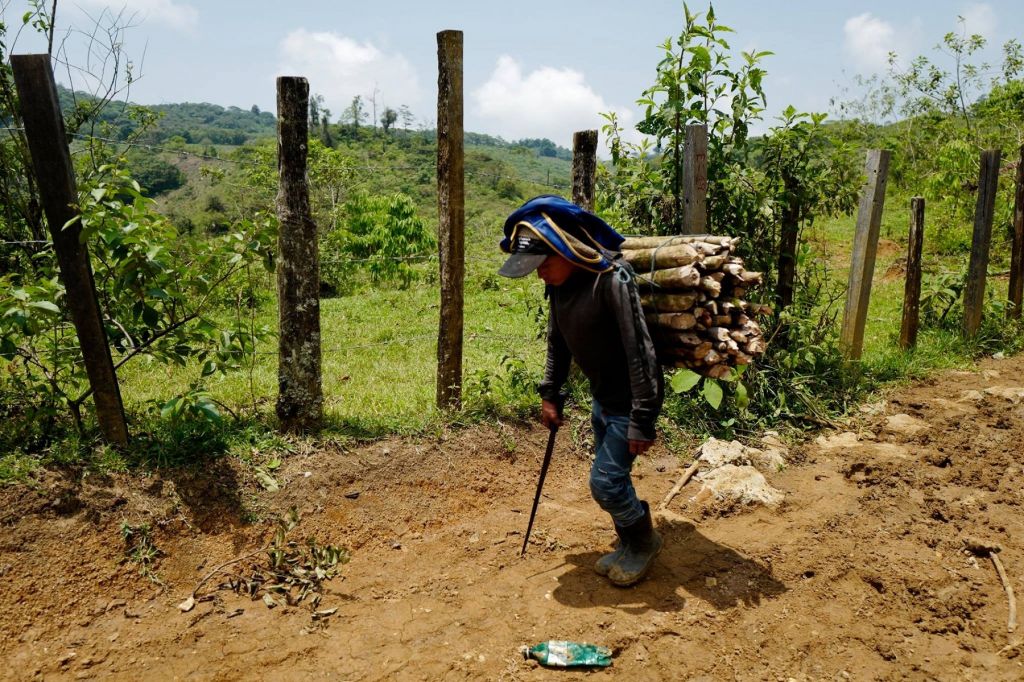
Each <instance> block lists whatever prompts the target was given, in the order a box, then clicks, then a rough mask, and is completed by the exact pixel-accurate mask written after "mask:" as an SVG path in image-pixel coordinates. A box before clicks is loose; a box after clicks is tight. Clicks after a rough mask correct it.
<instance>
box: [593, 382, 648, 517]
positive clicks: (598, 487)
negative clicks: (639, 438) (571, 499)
mask: <svg viewBox="0 0 1024 682" xmlns="http://www.w3.org/2000/svg"><path fill="white" fill-rule="evenodd" d="M590 423H591V425H592V426H593V427H594V463H593V465H592V466H591V467H590V494H591V495H592V496H593V498H594V500H595V501H596V502H597V503H598V504H599V505H600V506H601V509H604V510H605V511H606V512H608V513H609V514H611V516H612V520H613V521H615V524H616V525H618V526H629V525H632V524H633V523H635V522H636V521H639V520H640V519H641V518H642V517H643V515H644V508H643V506H642V505H641V504H640V500H639V498H637V496H636V490H634V489H633V480H632V479H631V478H630V475H629V471H630V469H632V468H633V460H634V459H636V458H635V457H634V456H633V455H631V454H629V438H628V433H629V417H627V416H624V415H614V414H607V413H605V411H604V410H603V409H602V408H601V405H600V404H598V402H597V401H596V400H595V401H594V407H593V411H592V412H591V415H590Z"/></svg>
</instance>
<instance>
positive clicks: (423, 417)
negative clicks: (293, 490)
mask: <svg viewBox="0 0 1024 682" xmlns="http://www.w3.org/2000/svg"><path fill="white" fill-rule="evenodd" d="M497 233H498V232H497V231H496V234H497ZM496 244H497V238H496V236H494V237H493V238H492V239H491V240H490V241H489V243H488V242H487V241H485V240H483V239H479V240H475V241H473V242H472V243H471V244H468V245H467V254H468V255H467V277H466V285H465V320H464V339H465V341H464V349H463V367H464V369H463V373H464V377H465V378H466V384H467V385H466V393H467V395H466V396H465V398H466V401H467V402H468V403H471V404H472V402H473V400H474V399H476V398H479V397H481V396H478V395H475V394H474V393H473V389H474V387H476V388H479V384H480V382H479V381H476V382H474V378H475V379H480V378H483V379H484V380H485V381H490V382H492V383H493V382H499V383H500V381H501V377H502V373H503V372H502V366H501V361H502V359H503V358H505V357H506V356H514V357H517V358H519V359H520V360H522V362H523V363H525V365H526V366H527V367H529V368H532V369H533V370H534V373H535V374H536V375H537V380H539V376H540V370H541V367H542V363H543V351H544V347H543V342H541V341H538V340H536V338H535V336H536V325H535V323H534V322H533V321H532V320H531V318H530V311H529V308H528V306H527V303H528V302H530V303H533V304H535V305H536V304H537V303H539V302H540V301H541V300H542V296H543V293H542V292H543V289H542V285H541V283H540V281H539V280H537V279H536V278H524V279H522V280H508V279H505V278H501V277H498V276H497V275H496V271H497V269H498V267H499V266H500V264H501V262H502V260H503V256H502V255H501V254H500V253H499V252H498V250H497V248H496V247H495V246H493V245H496ZM436 267H437V264H436V262H431V263H430V264H427V265H423V266H421V270H422V273H423V281H421V282H419V283H417V284H414V285H413V286H412V287H410V288H409V289H406V290H401V289H394V288H391V287H390V286H382V287H372V288H367V289H365V290H362V291H359V292H358V293H355V294H353V295H350V296H344V297H339V298H328V299H324V300H322V301H321V323H320V326H321V336H322V348H323V390H324V404H325V416H326V419H327V422H328V426H329V427H330V428H331V429H332V430H338V431H343V432H346V433H351V434H353V435H358V436H362V437H369V436H378V435H382V434H386V433H408V432H416V431H421V430H423V429H425V428H428V427H429V426H430V425H432V424H436V423H437V422H438V420H439V419H440V418H441V416H442V415H440V414H439V413H438V411H437V410H436V408H435V406H434V401H435V377H436V367H437V333H438V319H439V318H438V315H439V303H440V300H439V299H440V294H439V291H438V288H437V284H436V283H435V282H433V281H432V270H433V269H434V268H436ZM270 285H271V284H270V283H269V282H268V286H270ZM225 314H227V313H225ZM256 323H257V324H267V325H269V326H270V327H271V328H276V326H277V324H276V323H277V308H276V305H273V304H271V305H267V306H264V307H263V308H262V309H261V310H259V311H258V314H257V318H256ZM276 346H277V340H276V338H272V339H268V340H267V341H265V342H264V343H263V344H262V345H261V346H260V347H259V348H258V355H257V356H256V361H255V365H254V366H253V367H252V368H251V370H250V369H245V370H242V371H240V372H235V373H233V374H231V375H229V376H227V377H225V378H223V379H217V380H214V381H213V382H212V383H211V384H210V386H209V388H210V390H211V393H212V395H213V397H214V398H215V399H217V400H219V401H221V402H224V403H226V404H227V405H229V406H231V407H232V408H233V409H239V408H241V409H244V408H246V407H251V406H253V405H254V404H255V405H256V407H257V408H258V409H259V410H260V411H262V412H264V413H267V414H269V413H270V412H271V411H272V409H273V400H274V398H275V397H276V393H277V356H276ZM198 374H199V368H198V366H195V367H185V368H182V367H176V366H171V367H165V366H156V365H146V364H138V365H132V364H129V365H126V367H125V369H124V370H123V371H122V373H121V380H122V382H121V383H122V387H121V391H122V396H123V398H124V400H125V403H126V405H127V406H128V408H129V409H133V410H138V409H141V408H143V407H144V406H145V405H146V404H148V403H150V402H151V401H159V400H167V399H168V398H170V397H172V396H174V395H175V394H177V393H179V392H181V391H183V390H185V389H186V388H187V387H188V386H189V384H190V382H191V381H193V380H195V379H196V378H197V377H198ZM509 397H512V398H513V399H516V398H517V396H516V395H511V396H509ZM515 402H516V401H515V400H513V403H515ZM519 402H520V403H521V400H520V401H519ZM470 406H472V405H470ZM518 407H522V406H521V404H520V405H518ZM509 409H510V410H513V411H515V410H516V409H517V405H516V404H512V405H510V406H509Z"/></svg>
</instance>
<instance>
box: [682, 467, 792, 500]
mask: <svg viewBox="0 0 1024 682" xmlns="http://www.w3.org/2000/svg"><path fill="white" fill-rule="evenodd" d="M698 477H699V478H700V482H701V483H702V484H703V486H704V487H703V488H702V489H701V490H700V492H698V493H697V495H696V496H695V497H694V499H698V500H699V499H700V498H704V497H707V496H710V497H712V498H713V499H714V501H715V502H717V503H720V504H726V505H729V506H732V505H742V506H747V505H755V504H764V505H768V506H775V505H777V504H779V503H780V502H782V498H783V495H782V493H781V492H780V491H778V490H776V489H775V488H773V487H772V486H770V485H769V484H768V481H767V480H765V477H764V475H763V474H762V473H761V472H760V471H758V470H757V469H755V468H754V467H752V466H736V465H735V464H725V465H723V466H721V467H719V468H717V469H714V470H712V471H708V472H706V473H702V474H698Z"/></svg>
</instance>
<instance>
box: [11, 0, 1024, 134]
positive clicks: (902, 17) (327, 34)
mask: <svg viewBox="0 0 1024 682" xmlns="http://www.w3.org/2000/svg"><path fill="white" fill-rule="evenodd" d="M48 3H49V0H47V4H48ZM714 5H715V12H716V14H717V16H718V19H719V21H720V22H721V23H724V24H727V25H729V26H731V27H732V28H734V29H735V30H736V33H735V35H733V36H732V39H731V42H732V46H733V48H735V49H737V50H740V49H751V48H757V49H764V50H771V51H773V52H774V53H775V55H774V56H772V57H768V58H767V59H766V60H765V62H764V66H765V68H766V69H767V71H768V77H767V79H766V81H765V85H766V90H767V94H768V99H769V102H768V103H769V109H768V112H767V114H768V116H767V118H768V119H769V120H770V119H771V117H772V116H774V115H776V114H777V113H778V112H779V111H781V110H782V109H783V108H785V106H786V105H788V104H793V105H794V106H796V107H797V108H800V109H804V110H816V111H829V110H830V109H829V107H830V99H831V98H832V97H833V96H836V95H838V94H840V93H841V90H842V88H844V87H848V86H851V85H852V80H853V76H854V75H855V74H858V73H859V74H869V73H872V72H875V71H880V70H884V67H885V59H886V55H887V54H888V52H889V51H890V50H895V51H897V52H898V53H900V54H901V55H908V56H910V55H917V54H927V55H930V56H935V55H936V53H935V52H934V50H933V48H934V46H935V45H936V43H938V42H939V41H940V40H941V38H942V35H943V34H944V33H946V32H947V31H951V30H957V28H958V25H957V17H958V16H963V17H965V18H966V21H967V26H968V29H969V30H970V31H972V32H979V33H981V34H983V35H984V36H985V37H986V38H987V39H988V40H989V44H990V48H989V50H988V53H987V56H988V58H989V59H991V60H992V61H998V54H999V47H1000V46H1001V45H1002V44H1003V43H1004V42H1005V41H1006V40H1007V39H1009V38H1012V37H1015V36H1016V37H1021V36H1024V2H1020V1H1019V0H1016V1H1009V0H1005V1H1004V0H989V1H987V2H975V1H973V0H966V1H965V0H932V1H929V2H923V1H914V2H911V1H900V2H895V1H893V0H889V1H888V2H843V1H833V2H827V1H826V2H823V1H822V0H817V1H816V2H809V1H806V2H805V1H803V0H799V1H797V0H794V1H792V2H779V1H772V0H762V1H761V2H751V1H747V2H741V1H740V0H720V1H719V2H716V3H714ZM690 7H691V10H692V11H703V10H705V9H706V7H707V6H706V5H704V4H701V3H699V2H694V3H691V5H690ZM0 8H3V11H4V20H5V21H6V22H7V23H8V25H12V24H17V23H20V15H21V14H22V12H23V9H24V3H23V2H22V1H21V0H0ZM122 9H125V11H126V13H127V14H129V15H133V16H134V23H135V26H134V27H132V28H131V29H129V30H128V31H127V32H126V33H125V35H124V37H123V40H124V45H125V50H126V52H127V54H128V56H129V57H130V58H131V59H132V60H133V61H134V62H135V63H136V65H137V66H136V70H137V71H138V73H139V74H140V75H141V76H142V77H141V79H140V80H139V81H138V82H137V83H135V84H134V86H133V88H132V91H131V98H132V99H133V100H134V101H137V102H140V103H144V104H158V103H162V102H182V101H192V102H213V103H216V104H221V105H225V106H227V105H236V106H240V107H245V108H248V107H249V106H251V105H252V104H256V105H258V106H259V107H260V108H261V109H268V110H271V111H273V110H274V98H275V95H274V77H275V76H277V75H283V74H287V75H303V76H306V77H307V78H309V80H310V86H311V89H312V90H313V92H316V93H320V94H322V95H324V97H325V99H326V101H327V105H328V106H329V107H330V108H331V110H332V111H333V112H334V113H335V114H338V113H340V112H341V110H342V109H343V108H344V107H345V106H346V105H347V104H348V103H349V102H350V101H351V99H352V97H353V96H354V95H357V94H358V95H362V96H363V98H364V100H369V99H370V98H371V96H372V95H373V94H374V92H376V94H377V102H378V112H379V111H380V110H382V109H383V106H384V105H385V104H386V105H389V106H392V107H396V108H397V107H398V106H399V105H401V104H405V105H407V106H409V107H410V108H411V109H412V111H413V113H414V114H415V115H416V117H417V118H418V119H419V121H420V122H421V123H422V124H424V125H432V124H433V121H434V118H435V115H436V114H435V106H436V105H435V96H436V79H437V75H436V68H437V62H436V38H435V34H436V32H437V31H439V30H442V29H460V30H462V31H464V33H465V65H464V68H465V97H466V129H467V130H472V131H476V132H485V133H490V134H493V135H501V136H502V137H505V138H507V139H518V138H521V137H549V138H551V139H553V140H555V141H556V142H558V143H559V144H562V145H566V146H568V145H569V144H570V142H571V135H572V132H573V131H574V130H580V129H583V128H593V127H599V126H600V123H601V119H600V118H599V116H598V112H600V111H609V110H615V111H618V112H619V113H620V116H622V117H623V119H624V120H626V121H629V120H633V121H635V120H636V117H637V116H638V114H639V109H638V108H637V107H636V106H635V103H634V102H635V100H636V98H637V97H639V95H640V93H641V91H642V90H643V89H644V88H645V87H646V86H647V85H648V84H649V83H650V82H651V80H652V79H653V74H654V68H655V65H656V64H657V62H658V60H659V58H660V51H659V49H658V45H659V44H660V43H661V42H662V41H663V40H664V39H665V38H666V37H668V36H670V35H674V34H677V33H678V29H679V27H680V25H681V23H682V3H681V2H675V1H671V2H669V1H663V0H633V1H632V2H625V1H624V0H623V1H620V2H608V1H605V0H591V1H590V2H583V1H577V0H571V1H564V2H558V1H557V0H548V1H547V2H539V1H535V0H518V1H517V2H512V3H508V2H503V3H495V2H484V1H483V0H476V1H472V2H471V1H467V0H434V1H433V2H423V1H422V0H421V1H419V2H407V1H405V0H393V1H391V2H379V3H372V2H366V1H365V0H364V1H363V2H358V3H357V2H350V1H348V0H334V1H333V2H328V1H321V0H292V1H291V2H280V1H278V2H268V1H264V0H249V1H244V2H243V1H240V0H217V1H213V0H74V1H73V2H72V1H65V0H60V3H59V5H58V16H57V24H58V32H57V33H58V37H59V38H60V37H63V36H64V35H65V31H66V30H67V29H68V28H69V27H72V26H74V27H78V28H86V27H87V26H88V23H89V22H88V19H87V18H86V15H87V14H88V15H91V16H93V17H95V16H98V15H99V14H100V13H101V12H104V11H113V12H118V11H121V10H122ZM67 44H68V45H69V53H70V54H72V55H76V54H81V52H80V49H81V48H80V47H78V45H79V44H80V36H78V35H77V34H72V35H70V36H68V37H67ZM35 49H39V45H38V43H35V42H33V40H32V38H31V36H28V37H25V36H24V35H23V37H22V39H20V40H19V42H18V43H17V45H16V46H15V51H21V52H24V51H33V50H35ZM58 78H59V80H62V81H63V82H65V84H67V81H68V80H69V78H68V74H66V73H64V74H59V75H58ZM76 78H77V79H78V82H77V83H76V85H77V86H79V87H83V86H85V85H87V82H86V80H85V79H83V78H82V77H81V76H76Z"/></svg>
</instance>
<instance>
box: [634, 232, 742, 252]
mask: <svg viewBox="0 0 1024 682" xmlns="http://www.w3.org/2000/svg"><path fill="white" fill-rule="evenodd" d="M738 241H739V238H738V237H737V238H736V239H735V240H734V239H733V238H732V237H723V236H716V235H700V236H698V235H686V236H678V235H677V236H668V237H627V238H626V239H625V241H623V242H622V244H621V245H620V246H619V249H620V250H622V251H635V250H637V249H653V248H656V247H659V246H675V245H676V244H695V243H698V242H700V243H707V244H714V245H716V246H725V247H727V248H730V249H731V248H732V247H733V244H734V243H736V242H738Z"/></svg>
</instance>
